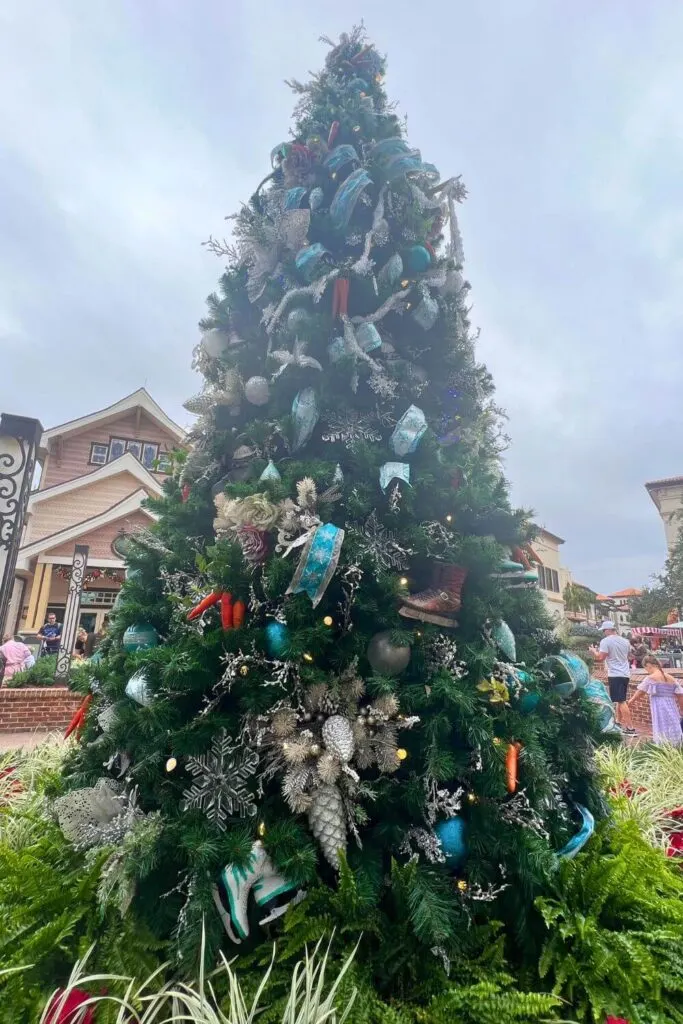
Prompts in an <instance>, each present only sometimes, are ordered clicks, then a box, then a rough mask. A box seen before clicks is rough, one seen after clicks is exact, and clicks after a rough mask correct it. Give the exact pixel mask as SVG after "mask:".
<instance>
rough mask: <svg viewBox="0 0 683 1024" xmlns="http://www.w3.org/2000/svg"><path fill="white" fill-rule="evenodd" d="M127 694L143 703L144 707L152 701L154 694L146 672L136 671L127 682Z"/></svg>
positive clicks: (137, 701) (137, 702)
mask: <svg viewBox="0 0 683 1024" xmlns="http://www.w3.org/2000/svg"><path fill="white" fill-rule="evenodd" d="M126 696H127V697H130V699H131V700H134V701H135V702H136V704H141V705H142V707H143V708H146V707H148V706H149V705H150V704H151V703H152V695H151V693H150V692H149V685H148V683H147V678H146V676H145V674H144V672H136V673H135V675H133V676H131V677H130V679H129V680H128V682H127V683H126Z"/></svg>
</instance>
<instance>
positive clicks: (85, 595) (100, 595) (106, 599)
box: [81, 590, 118, 608]
mask: <svg viewBox="0 0 683 1024" xmlns="http://www.w3.org/2000/svg"><path fill="white" fill-rule="evenodd" d="M117 594H118V590H84V591H82V592H81V607H87V608H92V607H93V606H94V607H98V608H113V606H114V601H115V600H116V595H117Z"/></svg>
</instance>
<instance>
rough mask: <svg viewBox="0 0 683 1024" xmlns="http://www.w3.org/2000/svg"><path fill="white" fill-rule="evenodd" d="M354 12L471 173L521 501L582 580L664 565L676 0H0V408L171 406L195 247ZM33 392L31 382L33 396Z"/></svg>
mask: <svg viewBox="0 0 683 1024" xmlns="http://www.w3.org/2000/svg"><path fill="white" fill-rule="evenodd" d="M361 17H366V20H367V25H368V28H369V30H370V32H371V33H372V35H373V38H375V39H376V41H377V43H378V45H379V46H380V48H381V49H382V50H386V51H387V52H388V54H389V60H390V64H389V78H388V88H389V90H390V92H391V94H392V96H394V97H396V98H397V99H398V100H399V104H400V107H399V109H400V111H401V112H402V113H403V112H405V113H406V114H407V115H408V119H409V120H408V127H409V134H410V137H411V140H412V141H414V143H415V144H416V145H419V146H420V147H421V148H422V150H423V152H424V153H425V154H426V155H427V156H428V157H429V159H430V160H433V161H434V162H435V163H436V164H437V165H438V166H439V167H440V168H441V170H442V171H443V172H444V174H452V173H462V174H463V175H464V178H465V181H466V183H467V184H468V187H469V189H470V197H469V199H468V201H467V202H466V204H465V205H464V207H463V210H462V226H463V234H464V239H465V251H466V256H467V275H468V278H469V280H470V281H471V283H472V286H473V289H472V300H473V320H474V322H475V323H476V324H478V325H480V326H481V328H482V336H481V342H480V354H481V356H482V357H483V358H484V359H485V360H486V361H487V362H488V364H489V367H490V369H491V370H492V372H493V373H494V376H495V378H496V381H497V386H498V393H499V399H500V401H501V402H502V404H503V405H504V406H506V407H507V409H508V411H509V414H510V421H509V432H510V433H511V435H512V439H513V446H512V448H511V450H510V452H509V453H508V455H507V461H506V468H507V473H508V476H509V477H510V479H511V481H512V485H513V494H514V497H515V500H516V501H518V502H519V503H520V504H523V505H525V506H533V507H534V508H535V510H536V513H537V516H538V519H539V521H541V522H543V523H544V524H545V525H547V526H548V528H549V529H551V530H552V531H554V532H558V533H560V534H561V535H562V536H565V537H566V538H567V544H566V547H565V548H564V549H563V552H564V553H565V554H566V561H567V564H568V565H569V566H570V568H571V569H572V570H573V571H574V572H575V574H576V575H577V576H578V578H580V579H582V581H583V582H586V583H588V584H590V585H592V586H594V587H595V588H596V589H598V590H603V591H604V590H614V589H618V588H620V587H624V586H628V585H633V584H638V583H641V582H643V581H644V580H645V579H646V578H647V576H648V575H649V574H650V572H652V571H655V570H656V569H657V568H658V567H659V566H660V565H661V562H662V561H663V558H664V535H663V530H662V527H661V524H660V522H659V520H658V517H657V515H656V512H655V510H654V507H653V506H652V504H651V502H650V501H649V498H648V497H647V494H646V493H645V491H644V488H643V483H644V481H645V480H647V479H652V478H656V477H659V476H668V475H672V474H678V473H680V472H681V471H683V466H682V465H681V462H680V443H679V438H680V431H681V426H680V416H679V413H678V409H679V407H680V398H679V381H680V380H681V369H682V368H683V356H682V355H681V353H680V336H681V335H680V328H681V321H682V320H683V289H682V288H681V284H682V283H683V260H682V259H681V252H682V247H681V241H682V235H683V203H682V202H681V198H680V179H681V170H682V166H681V165H682V163H683V113H682V108H681V106H680V95H681V91H682V86H683V72H682V71H681V69H680V64H679V54H678V52H677V51H678V48H679V42H680V38H681V30H682V29H683V10H682V9H681V7H680V5H678V4H676V3H674V2H672V0H662V2H661V3H659V4H656V5H635V6H634V5H626V6H624V5H622V4H619V3H616V2H607V3H604V4H600V5H595V4H591V3H589V2H588V0H581V2H579V3H577V4H574V5H573V6H567V5H564V4H558V3H555V4H549V3H547V0H522V2H520V3H517V4H515V5H510V4H509V3H507V2H506V0H492V2H491V3H489V4H486V5H469V6H468V5H465V6H463V5H456V6H453V5H452V4H447V3H445V0H437V2H435V3H434V4H432V5H431V6H430V8H429V9H428V10H425V12H424V13H420V14H419V15H416V14H415V11H414V10H412V9H408V8H406V9H402V8H400V6H399V7H397V6H396V5H395V4H389V3H388V2H387V0H369V2H368V0H366V2H365V3H361V2H360V0H350V2H349V3H348V4H347V5H346V6H345V7H344V9H341V8H339V6H338V4H336V3H333V2H332V0H320V2H319V3H318V4H317V5H316V7H315V10H314V11H313V10H312V8H311V5H310V3H308V2H304V0H290V2H289V3H288V4H287V5H283V4H280V3H277V2H275V0H264V2H262V3H261V4H259V5H257V6H254V5H251V4H247V3H246V2H244V0H231V3H229V4H221V3H218V2H217V0H203V3H201V4H194V5H193V4H187V3H185V2H184V0H145V2H144V3H139V2H138V0H121V2H120V3H117V4H112V3H109V2H107V0H93V2H91V3H89V4H83V3H82V2H80V0H54V2H53V3H50V4H44V3H41V2H39V0H6V2H5V3H4V4H3V5H2V9H1V10H0V138H2V145H3V158H2V161H1V162H0V348H1V350H2V357H3V359H2V373H1V374H0V408H3V409H6V410H8V411H14V412H24V413H27V414H34V415H35V414H37V415H39V416H40V417H41V418H42V419H43V420H44V421H45V423H46V424H51V423H55V422H60V421H63V420H65V419H67V418H69V417H70V416H72V415H74V414H78V413H80V412H86V411H88V410H89V409H91V408H93V407H96V406H98V405H100V406H101V405H105V404H107V403H109V402H111V401H114V400H116V399H117V398H119V397H120V396H121V395H122V394H125V393H127V392H130V391H132V390H134V389H135V388H136V387H138V386H140V385H141V384H146V385H147V386H148V387H149V389H150V390H151V391H152V393H153V394H154V395H155V397H156V398H157V400H159V401H160V402H161V403H162V405H164V406H165V407H166V408H167V410H168V411H169V413H170V414H171V415H174V416H176V417H178V418H180V419H181V420H185V419H186V416H185V414H184V413H183V412H182V410H181V403H182V401H183V399H184V398H185V397H186V396H187V395H188V394H190V393H192V392H193V391H195V390H196V382H195V381H194V380H193V378H192V374H191V373H190V370H189V364H190V353H191V349H192V346H193V344H194V342H195V339H196V322H197V320H198V319H199V317H200V316H201V315H202V313H203V299H204V296H205V295H206V294H207V293H208V292H209V291H211V290H212V289H213V287H214V283H215V280H216V278H217V277H218V275H219V273H220V269H221V267H220V263H219V262H218V261H216V260H215V258H213V257H211V256H210V255H209V254H208V253H207V252H206V250H204V249H202V247H201V242H202V240H204V239H205V238H206V237H207V236H208V235H209V234H210V233H213V234H218V235H220V234H222V233H223V231H224V228H225V224H224V221H223V217H224V215H225V214H226V213H230V212H233V211H234V210H235V209H236V208H237V206H238V204H239V203H240V202H241V201H243V200H244V199H246V198H247V197H248V196H249V195H250V194H251V191H252V190H253V188H254V186H255V185H256V183H257V182H258V181H259V180H260V179H261V178H262V177H263V175H264V174H265V173H266V172H267V167H268V154H269V152H270V150H271V148H272V147H273V146H274V145H275V144H276V143H277V142H279V141H280V140H281V139H283V138H286V137H287V134H288V128H289V119H290V113H291V109H292V107H293V99H292V95H291V93H290V92H289V90H288V89H287V88H286V86H284V85H283V81H282V80H283V79H284V78H286V77H287V78H291V77H298V78H303V77H305V75H306V73H307V71H308V70H309V69H315V68H316V67H318V66H319V65H320V63H321V61H322V59H323V58H324V53H325V48H324V47H323V46H321V45H320V44H319V43H318V41H317V37H318V35H319V34H321V33H323V32H325V33H327V34H330V35H335V34H337V33H338V32H340V31H342V30H344V29H348V28H349V27H350V25H352V24H353V23H354V22H356V21H358V20H360V19H361ZM38 396H40V397H38Z"/></svg>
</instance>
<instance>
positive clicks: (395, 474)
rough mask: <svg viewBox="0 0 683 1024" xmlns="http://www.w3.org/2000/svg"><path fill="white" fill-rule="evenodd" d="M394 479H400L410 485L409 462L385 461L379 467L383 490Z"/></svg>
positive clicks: (380, 482) (380, 483)
mask: <svg viewBox="0 0 683 1024" xmlns="http://www.w3.org/2000/svg"><path fill="white" fill-rule="evenodd" d="M392 480H400V481H402V482H403V483H406V484H408V485H410V465H409V464H408V463H407V462H385V463H384V465H383V466H380V467H379V485H380V487H381V488H382V490H383V491H386V489H387V487H388V486H389V484H390V483H391V481H392Z"/></svg>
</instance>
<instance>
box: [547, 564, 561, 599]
mask: <svg viewBox="0 0 683 1024" xmlns="http://www.w3.org/2000/svg"><path fill="white" fill-rule="evenodd" d="M548 574H550V584H551V585H550V586H549V587H548V590H552V591H554V592H555V593H556V594H559V592H560V578H559V576H558V575H557V572H556V571H555V569H546V579H547V576H548Z"/></svg>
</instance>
